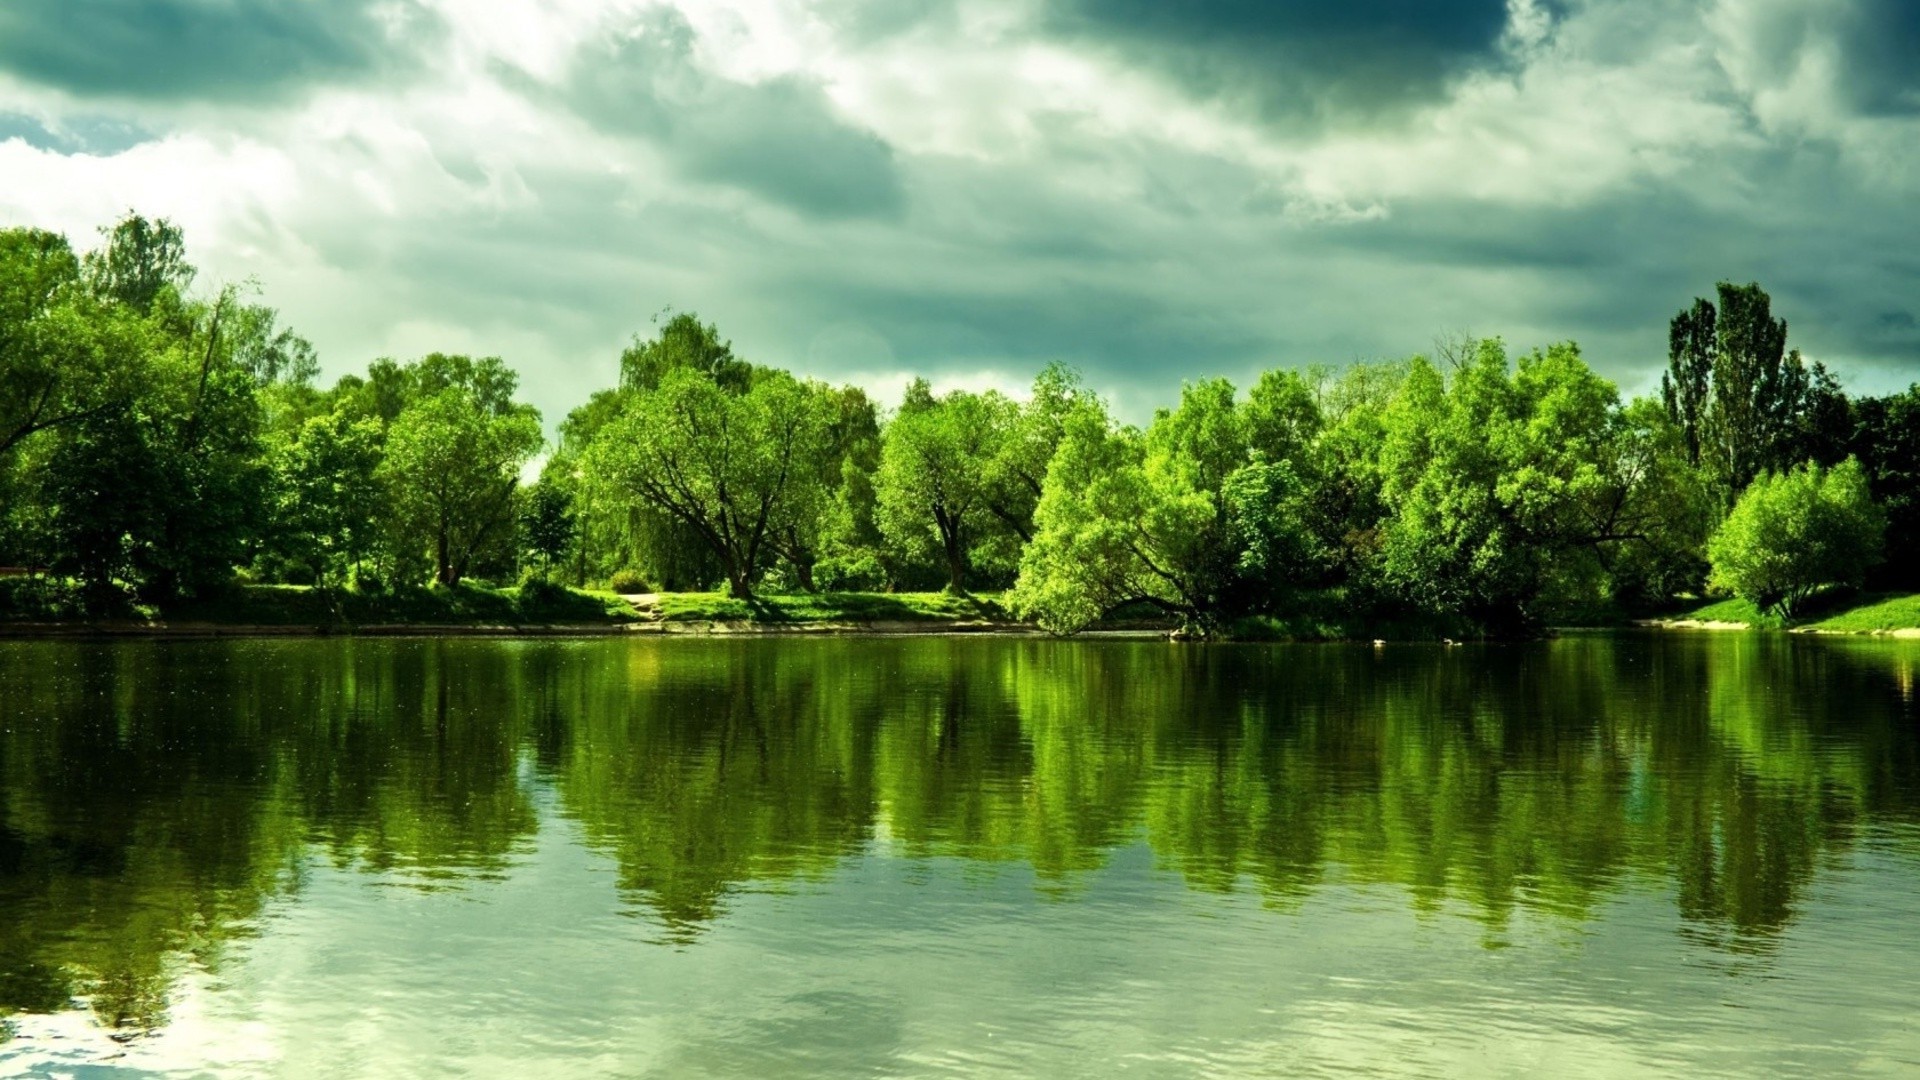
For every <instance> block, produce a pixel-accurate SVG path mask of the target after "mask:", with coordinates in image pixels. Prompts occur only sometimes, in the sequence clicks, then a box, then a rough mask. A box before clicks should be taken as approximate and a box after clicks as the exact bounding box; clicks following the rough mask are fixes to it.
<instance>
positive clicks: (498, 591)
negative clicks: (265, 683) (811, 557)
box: [0, 584, 1124, 638]
mask: <svg viewBox="0 0 1920 1080" xmlns="http://www.w3.org/2000/svg"><path fill="white" fill-rule="evenodd" d="M1121 628H1122V629H1124V627H1121ZM1039 632H1040V631H1039V629H1038V628H1037V627H1035V626H1033V625H1032V624H1030V623H1024V622H1020V621H1019V620H1017V619H1015V618H1013V616H1012V615H1011V614H1009V613H1008V612H1007V611H1006V609H1005V608H1004V607H1002V606H1001V604H1000V600H999V597H998V595H997V594H981V595H975V596H954V595H951V594H948V593H819V594H803V595H793V596H772V595H769V596H761V597H755V598H754V599H752V600H736V599H734V598H732V597H729V596H726V595H725V594H721V593H646V594H628V595H620V594H615V593H611V592H599V591H591V590H580V589H570V588H564V589H563V588H559V587H556V586H545V587H538V586H536V587H531V588H513V587H504V588H496V587H491V586H486V585H475V584H465V585H461V586H459V587H457V588H453V589H445V588H438V587H436V588H421V589H406V590H395V591H392V592H380V593H361V592H357V591H353V590H323V589H314V588H310V587H305V586H292V585H248V586H242V587H240V588H237V589H236V590H234V591H233V592H232V593H230V594H229V595H227V596H224V597H222V598H220V599H218V600H214V601H207V602H199V603H191V604H184V605H179V606H177V607H173V608H170V609H167V610H159V609H139V608H132V609H129V610H127V611H125V612H123V613H120V614H119V615H117V616H114V617H108V618H98V617H85V616H80V615H77V614H73V613H70V612H66V611H62V610H60V609H58V608H54V609H48V610H40V611H27V612H18V613H16V614H14V615H13V616H12V617H9V618H0V637H14V638H20V637H145V636H167V637H182V636H184V637H234V636H315V635H328V634H342V635H364V636H435V637H438V636H553V635H579V636H588V635H607V634H836V633H867V634H925V633H1003V634H1033V633H1039Z"/></svg>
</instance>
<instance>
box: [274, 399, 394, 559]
mask: <svg viewBox="0 0 1920 1080" xmlns="http://www.w3.org/2000/svg"><path fill="white" fill-rule="evenodd" d="M384 450H385V432H384V431H382V429H381V427H380V423H379V421H378V420H376V419H374V418H372V417H361V418H359V419H355V418H354V417H353V416H352V415H350V414H349V413H348V412H346V411H344V410H340V409H336V410H334V411H332V412H328V413H325V414H323V415H320V416H316V417H313V418H311V419H309V420H308V421H306V423H304V424H303V425H301V427H300V429H299V431H298V432H297V433H296V434H295V436H294V437H293V438H291V439H284V440H280V441H279V443H278V445H276V446H275V447H274V449H273V451H272V453H271V457H270V461H271V464H272V469H273V475H274V492H275V501H274V506H273V519H274V535H275V537H276V540H277V542H276V544H275V545H274V546H275V547H276V548H277V550H278V553H279V554H280V555H281V556H282V557H283V558H287V559H291V560H293V561H295V562H298V563H301V564H303V565H305V566H307V567H308V568H309V569H310V570H311V572H312V574H313V578H314V580H315V581H316V582H319V583H321V584H326V583H328V582H330V581H335V580H339V579H341V578H343V577H344V576H345V575H346V574H347V573H348V572H349V571H351V570H352V569H354V568H356V567H358V566H359V565H360V563H361V561H362V560H363V559H365V558H366V557H367V556H368V555H369V554H371V552H372V550H373V546H374V543H375V542H376V538H377V537H378V535H379V525H378V522H379V520H380V519H381V518H382V517H384V516H386V514H387V513H388V508H387V505H386V503H385V492H384V491H383V490H382V487H381V485H380V482H379V480H378V476H379V469H380V462H381V459H382V457H383V456H384Z"/></svg>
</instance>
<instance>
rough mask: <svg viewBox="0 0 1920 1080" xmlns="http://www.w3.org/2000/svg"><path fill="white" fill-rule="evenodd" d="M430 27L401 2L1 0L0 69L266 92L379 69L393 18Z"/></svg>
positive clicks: (48, 77)
mask: <svg viewBox="0 0 1920 1080" xmlns="http://www.w3.org/2000/svg"><path fill="white" fill-rule="evenodd" d="M376 9H381V10H384V11H385V12H386V13H387V14H388V16H389V18H390V19H392V20H393V22H392V23H389V22H383V20H382V19H381V17H380V16H379V15H377V14H376ZM431 25H432V23H431V20H430V18H429V17H428V16H427V15H426V14H425V13H424V12H422V11H420V10H419V9H417V8H415V7H413V6H412V5H411V4H408V3H405V2H401V3H388V4H377V3H373V2H369V0H279V2H274V0H7V2H6V3H5V4H4V5H0V69H4V70H7V71H10V72H12V73H14V74H15V75H18V76H20V77H21V78H24V79H27V80H29V81H31V82H36V83H40V84H42V85H45V86H51V87H54V88H57V89H60V90H64V91H67V92H68V93H71V94H75V95H77V96H82V97H140V98H146V99H161V100H186V99H215V100H228V101H232V100H246V99H252V98H259V97H263V96H264V97H268V98H273V97H281V96H285V95H286V94H288V93H291V92H293V91H296V90H298V89H299V88H300V87H303V86H306V85H310V84H313V83H316V82H324V81H330V80H335V79H341V78H351V77H355V76H360V75H365V74H366V73H368V72H371V71H375V70H378V69H380V68H382V67H384V66H385V65H387V64H388V63H389V62H390V61H391V60H392V59H393V57H394V55H395V50H396V47H397V45H396V42H395V41H394V39H393V35H392V31H393V28H394V27H395V26H398V27H400V28H401V29H410V30H413V31H416V32H417V31H424V30H426V29H428V28H429V27H430V26H431Z"/></svg>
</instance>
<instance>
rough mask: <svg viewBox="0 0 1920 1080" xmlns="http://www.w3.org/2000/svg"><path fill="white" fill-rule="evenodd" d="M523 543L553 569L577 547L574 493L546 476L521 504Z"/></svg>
mask: <svg viewBox="0 0 1920 1080" xmlns="http://www.w3.org/2000/svg"><path fill="white" fill-rule="evenodd" d="M520 535H521V538H522V546H523V547H524V548H525V549H526V551H527V553H528V554H529V555H531V556H532V557H533V558H534V560H535V561H536V562H538V563H539V565H540V567H541V568H542V569H543V570H551V569H552V568H553V567H554V566H556V565H558V564H559V563H560V561H561V560H562V559H565V558H566V557H567V552H568V550H569V549H570V548H572V547H573V538H574V535H575V522H574V514H573V496H572V495H571V494H569V493H568V492H567V489H566V488H564V487H561V486H560V485H559V484H555V483H548V482H547V480H546V479H545V478H544V477H542V478H541V481H540V482H539V483H537V484H535V485H534V486H533V487H532V488H531V489H529V490H528V492H527V497H526V499H525V500H523V502H522V504H521V507H520Z"/></svg>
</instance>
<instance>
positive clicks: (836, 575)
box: [813, 551, 887, 592]
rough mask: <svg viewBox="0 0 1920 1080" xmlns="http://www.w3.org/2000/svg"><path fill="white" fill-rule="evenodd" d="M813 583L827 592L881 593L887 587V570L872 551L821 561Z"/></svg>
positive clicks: (815, 567) (817, 565)
mask: <svg viewBox="0 0 1920 1080" xmlns="http://www.w3.org/2000/svg"><path fill="white" fill-rule="evenodd" d="M813 583H814V584H815V585H816V586H818V587H820V588H821V589H823V590H825V591H827V592H880V591H882V590H884V589H885V588H886V587H887V570H886V567H884V566H881V565H880V560H879V559H877V558H875V557H874V555H873V553H872V552H870V551H862V552H859V553H857V554H854V555H848V556H839V557H832V558H825V559H821V560H820V561H819V562H817V563H815V564H814V567H813Z"/></svg>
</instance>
